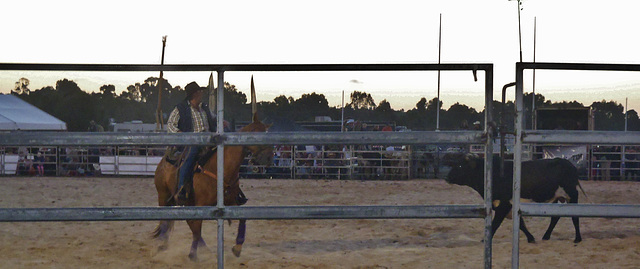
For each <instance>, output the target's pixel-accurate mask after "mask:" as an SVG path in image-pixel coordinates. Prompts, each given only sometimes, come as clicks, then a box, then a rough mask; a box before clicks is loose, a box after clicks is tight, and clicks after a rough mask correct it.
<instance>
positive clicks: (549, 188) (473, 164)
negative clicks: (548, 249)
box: [446, 154, 584, 243]
mask: <svg viewBox="0 0 640 269" xmlns="http://www.w3.org/2000/svg"><path fill="white" fill-rule="evenodd" d="M447 163H448V164H449V165H450V166H452V168H451V171H449V174H448V175H447V179H446V180H447V182H448V183H452V184H457V185H464V186H469V187H471V188H473V189H474V190H476V191H477V192H478V193H479V194H480V195H481V196H482V197H483V198H484V159H483V158H479V157H477V156H473V155H470V154H466V155H459V156H458V157H449V158H448V159H447ZM492 173H493V185H492V189H493V190H492V197H493V200H494V201H496V200H498V201H499V202H500V203H499V205H498V206H497V207H494V209H495V216H494V218H493V221H492V223H491V225H492V227H493V230H492V231H491V236H493V234H495V232H496V230H497V229H498V227H500V224H501V223H502V221H503V220H504V218H505V216H506V215H507V214H508V213H509V211H510V210H511V207H512V205H511V202H510V200H511V198H512V194H513V187H512V186H513V162H511V161H509V162H505V172H504V177H502V178H501V177H500V157H498V156H494V158H493V172H492ZM579 184H580V183H579V182H578V170H577V169H576V167H575V166H573V164H572V163H571V162H569V161H567V160H565V159H559V158H557V159H544V160H535V161H527V162H523V163H522V179H521V189H520V190H521V198H523V199H530V200H533V201H534V202H537V203H543V202H548V201H551V200H552V199H554V198H555V195H556V191H557V190H558V187H561V188H562V189H563V190H564V192H565V193H566V194H567V195H568V196H569V203H578V190H577V186H580V185H579ZM580 188H582V187H581V186H580ZM583 193H584V190H583ZM562 200H564V199H562V198H558V199H556V200H555V201H554V202H557V201H562ZM494 206H495V204H494ZM559 219H560V217H551V223H550V224H549V228H547V231H546V232H545V233H544V236H543V237H542V240H549V238H550V237H551V232H552V231H553V228H554V227H555V226H556V224H557V223H558V220H559ZM572 220H573V226H574V227H575V229H576V238H575V240H574V241H573V242H575V243H578V242H580V241H582V237H581V236H580V222H579V220H578V217H572ZM520 230H522V232H524V234H525V235H526V236H527V241H528V242H529V243H533V242H535V239H534V237H533V235H531V233H529V231H528V230H527V228H526V227H525V224H524V220H523V219H522V217H520Z"/></svg>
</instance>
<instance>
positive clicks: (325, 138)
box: [0, 63, 493, 268]
mask: <svg viewBox="0 0 640 269" xmlns="http://www.w3.org/2000/svg"><path fill="white" fill-rule="evenodd" d="M0 70H32V71H36V70H41V71H119V72H129V71H165V72H166V71H215V72H217V75H218V76H217V77H218V81H219V82H220V81H224V73H225V72H229V71H267V72H278V71H296V72H299V71H437V70H442V71H472V72H473V75H474V77H476V73H477V71H483V72H484V75H485V76H484V82H485V85H484V88H485V108H486V109H485V122H487V123H490V122H492V121H493V117H492V109H491V108H492V101H493V64H282V65H207V64H200V65H135V64H134V65H116V64H23V63H0ZM217 90H218V97H219V98H218V105H217V107H218V108H219V110H218V133H217V134H207V133H178V134H164V133H115V134H114V133H73V132H68V133H53V132H38V133H28V132H20V133H19V135H17V134H16V133H1V134H0V146H7V147H16V146H30V147H34V146H96V147H97V146H132V147H135V146H143V145H146V146H165V145H217V146H218V147H219V148H220V149H219V150H218V167H223V162H224V160H223V159H224V158H222V152H223V149H224V146H226V145H299V144H309V145H327V144H336V145H344V144H354V145H366V144H383V145H414V144H431V143H461V144H485V146H486V147H485V148H486V149H487V151H486V152H485V156H491V154H493V152H492V151H491V149H492V148H493V139H492V138H491V136H492V133H493V130H492V129H491V128H492V127H490V126H491V125H489V124H486V125H485V130H484V131H460V132H445V131H442V132H384V133H383V132H350V133H322V132H320V133H312V134H301V133H224V131H223V130H222V126H223V123H222V119H224V111H223V110H222V108H223V107H224V106H223V104H224V100H223V97H224V94H223V84H222V83H218V88H217ZM490 160H491V158H486V161H485V201H484V203H483V204H481V205H465V206H461V205H452V206H433V205H420V206H296V207H233V206H228V207H227V206H224V204H223V202H222V199H223V185H222V181H218V199H219V200H218V203H217V204H218V205H217V206H215V207H174V208H158V207H146V208H66V209H53V208H2V209H0V221H95V220H102V221H113V220H122V221H125V220H163V219H173V220H182V219H205V220H206V219H211V220H213V219H216V220H217V223H218V253H217V256H218V268H224V260H223V257H224V245H223V242H224V241H223V231H224V220H225V219H349V218H359V219H380V218H393V219H395V218H484V220H485V221H484V223H485V227H484V244H485V251H484V264H485V268H490V267H491V242H492V241H491V237H490V234H491V215H492V214H491V213H492V210H491V192H490V191H489V190H491V170H492V169H491V166H492V162H491V161H490ZM223 170H224V169H218V175H217V176H218V178H223V174H222V173H223Z"/></svg>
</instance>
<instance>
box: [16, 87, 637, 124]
mask: <svg viewBox="0 0 640 269" xmlns="http://www.w3.org/2000/svg"><path fill="white" fill-rule="evenodd" d="M158 80H159V78H157V77H149V78H147V79H146V80H145V81H143V82H139V83H135V84H133V85H129V86H128V87H127V89H126V90H125V91H123V92H121V93H120V94H119V95H118V94H116V90H115V86H114V85H111V84H105V85H103V86H101V87H100V90H99V91H98V92H92V93H88V92H86V91H83V90H82V89H80V87H78V85H77V84H76V83H75V82H74V81H72V80H68V79H62V80H59V81H57V82H56V85H55V86H46V87H43V88H41V89H37V90H33V91H32V90H31V89H29V87H28V86H29V80H28V79H27V78H21V79H20V80H18V81H17V82H16V85H15V87H14V89H13V90H12V92H11V93H12V94H14V95H16V96H18V97H20V98H21V99H23V100H25V101H26V102H28V103H30V104H32V105H34V106H36V107H38V108H39V109H41V110H43V111H45V112H47V113H49V114H51V115H52V116H54V117H56V118H58V119H60V120H62V121H64V122H66V123H67V128H68V130H69V131H74V132H77V131H86V130H87V128H88V127H89V122H90V121H91V120H94V121H95V122H97V123H99V124H100V125H102V126H108V125H109V123H110V120H111V119H113V120H114V121H115V122H124V121H132V120H142V121H143V122H146V123H154V122H155V112H156V109H157V106H158V93H159V92H158ZM161 85H162V100H161V101H160V102H161V110H162V111H163V117H164V121H165V122H166V119H167V117H168V114H169V113H170V112H171V110H172V109H173V108H174V106H175V105H176V104H177V103H179V102H180V101H182V100H184V98H185V96H186V94H185V91H184V89H183V88H182V87H180V86H173V85H171V83H169V81H167V80H166V79H163V81H162V83H161ZM532 98H534V96H533V95H532V94H525V95H524V104H525V107H524V111H525V126H531V123H530V121H531V119H530V116H527V115H530V113H531V103H532ZM247 101H248V99H247V96H246V95H245V94H244V93H242V92H240V91H238V89H237V88H236V86H235V85H233V84H230V83H229V82H224V106H225V107H224V111H225V114H224V117H225V119H226V120H228V121H230V122H236V121H248V120H250V119H251V107H250V104H248V103H247ZM205 102H206V100H205ZM437 102H438V100H437V98H433V99H431V100H427V98H425V97H423V98H421V99H420V100H419V101H418V102H417V103H416V105H415V107H414V108H412V109H409V110H407V111H405V110H394V109H392V108H391V104H390V103H389V102H388V101H387V100H386V99H385V100H382V101H380V102H379V103H377V104H376V102H375V100H374V99H373V97H372V96H371V94H369V93H366V92H360V91H354V92H352V93H351V94H350V99H349V102H348V103H347V104H346V105H345V108H344V115H345V119H356V120H359V121H363V122H367V121H375V122H394V123H395V124H396V125H398V126H407V128H409V129H412V130H417V131H431V130H435V129H436V110H437V109H438V106H437ZM439 107H440V124H439V126H440V129H441V130H460V129H469V128H470V127H471V126H472V124H473V123H474V122H480V123H481V124H482V125H483V126H484V110H482V111H477V110H476V109H475V108H472V107H469V106H467V105H465V104H460V103H457V102H456V103H454V104H452V105H451V106H449V108H448V109H444V107H443V103H442V102H441V101H440V106H439ZM535 107H536V108H554V107H555V108H572V107H576V108H577V107H584V105H583V104H581V103H579V102H577V101H570V102H567V101H562V102H552V101H551V100H546V98H545V97H544V96H543V95H540V94H536V95H535ZM590 107H591V109H592V111H593V117H594V122H595V126H594V129H595V130H617V131H621V130H624V126H625V113H624V106H623V105H622V104H619V103H617V102H615V101H605V100H602V101H598V102H593V103H592V104H591V105H590ZM493 109H494V118H495V119H496V120H497V119H499V118H500V116H501V113H502V112H503V111H504V113H505V122H506V126H507V129H513V115H514V113H513V111H514V109H515V105H514V103H513V101H508V102H507V103H505V104H502V102H498V101H493ZM258 111H259V113H260V114H261V115H262V117H263V118H266V119H267V121H268V119H269V118H270V117H271V118H276V117H277V118H286V119H288V120H292V121H313V120H314V118H315V117H316V116H329V117H331V118H332V119H334V120H335V119H340V118H341V116H342V109H341V108H340V107H331V106H329V102H328V101H327V99H326V97H325V96H324V95H323V94H318V93H316V92H312V93H306V94H302V96H301V97H300V98H298V99H294V98H293V97H291V96H288V97H287V96H285V95H280V96H277V97H276V98H274V100H273V101H263V102H258ZM627 117H628V120H627V123H628V127H627V129H628V130H630V131H640V119H639V118H638V113H637V112H636V111H635V110H630V111H628V114H627Z"/></svg>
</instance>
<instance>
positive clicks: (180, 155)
mask: <svg viewBox="0 0 640 269" xmlns="http://www.w3.org/2000/svg"><path fill="white" fill-rule="evenodd" d="M184 149H185V147H184V146H169V147H167V150H166V151H165V153H164V159H165V160H166V161H167V162H168V163H169V164H171V165H173V166H174V167H176V168H178V171H180V166H182V164H183V163H184V159H185V150H184ZM217 149H218V148H217V147H202V149H201V150H200V152H199V153H198V158H197V159H198V161H196V167H195V170H196V173H204V171H202V170H201V167H202V166H204V165H205V164H206V163H207V161H208V160H209V159H210V158H211V157H212V156H213V154H215V153H216V152H217ZM178 173H179V172H178ZM178 173H176V182H178V177H179V175H178ZM191 188H193V186H192V187H191ZM173 198H174V197H173V196H172V197H171V198H169V199H173ZM248 200H249V199H248V198H247V197H246V196H245V194H244V192H242V189H240V192H239V193H238V196H237V197H236V202H237V203H238V205H244V204H246V203H247V201H248Z"/></svg>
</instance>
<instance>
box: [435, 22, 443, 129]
mask: <svg viewBox="0 0 640 269" xmlns="http://www.w3.org/2000/svg"><path fill="white" fill-rule="evenodd" d="M441 56H442V13H440V29H439V30H438V64H440V57H441ZM436 131H440V69H438V98H437V100H436Z"/></svg>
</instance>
